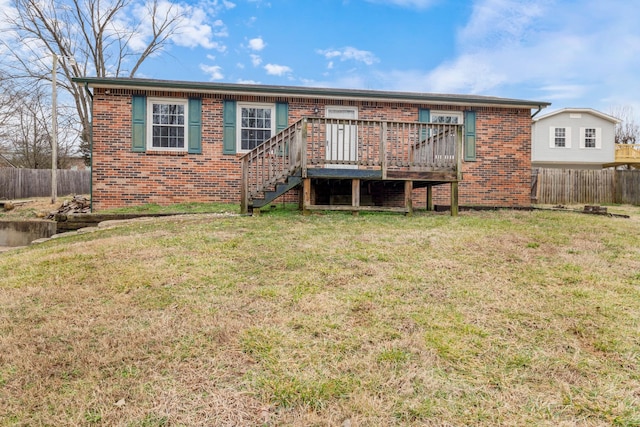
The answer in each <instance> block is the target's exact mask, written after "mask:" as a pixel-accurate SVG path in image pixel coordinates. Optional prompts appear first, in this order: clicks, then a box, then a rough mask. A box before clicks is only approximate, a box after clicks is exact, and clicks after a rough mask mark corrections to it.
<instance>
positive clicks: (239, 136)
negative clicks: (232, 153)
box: [236, 102, 276, 153]
mask: <svg viewBox="0 0 640 427" xmlns="http://www.w3.org/2000/svg"><path fill="white" fill-rule="evenodd" d="M243 108H264V109H267V108H268V109H270V110H271V136H272V137H273V136H274V135H275V134H276V104H268V103H256V102H238V106H237V108H236V151H237V152H238V153H248V152H249V151H251V150H250V149H249V150H243V149H242V109H243Z"/></svg>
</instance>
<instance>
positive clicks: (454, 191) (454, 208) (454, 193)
mask: <svg viewBox="0 0 640 427" xmlns="http://www.w3.org/2000/svg"><path fill="white" fill-rule="evenodd" d="M451 216H458V181H452V182H451Z"/></svg>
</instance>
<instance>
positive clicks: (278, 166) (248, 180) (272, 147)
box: [240, 119, 305, 212]
mask: <svg viewBox="0 0 640 427" xmlns="http://www.w3.org/2000/svg"><path fill="white" fill-rule="evenodd" d="M304 126H305V121H304V119H300V120H298V121H296V122H294V123H293V124H291V125H290V126H288V127H287V128H285V129H283V130H282V131H280V132H278V133H277V134H275V135H274V136H272V137H271V138H269V139H267V140H266V141H264V142H263V143H262V144H260V145H258V146H257V147H255V148H254V149H252V150H251V151H249V152H247V153H245V154H244V155H242V156H241V157H240V160H241V163H242V184H241V210H242V211H243V212H246V210H247V209H248V205H249V200H250V199H252V198H254V197H255V196H256V195H258V194H260V193H261V192H263V191H265V190H266V189H268V188H269V187H271V186H274V185H275V184H276V183H277V182H278V181H280V180H283V179H285V178H286V177H287V176H289V175H291V174H293V173H294V172H295V171H296V170H297V169H299V168H300V167H301V163H302V146H303V145H304V144H303V138H301V137H300V135H302V131H303V127H304Z"/></svg>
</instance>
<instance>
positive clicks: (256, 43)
mask: <svg viewBox="0 0 640 427" xmlns="http://www.w3.org/2000/svg"><path fill="white" fill-rule="evenodd" d="M266 45H267V44H266V43H265V42H264V40H262V38H261V37H256V38H255V39H251V40H249V49H251V50H255V51H256V52H260V51H261V50H262V49H264V48H265V46H266Z"/></svg>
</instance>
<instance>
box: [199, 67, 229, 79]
mask: <svg viewBox="0 0 640 427" xmlns="http://www.w3.org/2000/svg"><path fill="white" fill-rule="evenodd" d="M200 69H201V70H202V71H203V72H205V73H206V74H208V75H209V79H210V80H222V79H224V74H222V67H220V66H218V65H205V64H200Z"/></svg>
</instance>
